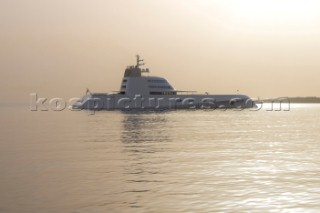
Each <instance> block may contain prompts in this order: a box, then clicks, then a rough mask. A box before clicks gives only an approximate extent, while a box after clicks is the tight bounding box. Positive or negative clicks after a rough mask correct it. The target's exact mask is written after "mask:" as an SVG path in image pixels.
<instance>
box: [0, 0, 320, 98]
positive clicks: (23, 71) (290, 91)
mask: <svg viewBox="0 0 320 213" xmlns="http://www.w3.org/2000/svg"><path fill="white" fill-rule="evenodd" d="M318 11H320V3H318V1H315V0H314V1H312V0H309V1H308V0H304V1H303V0H295V1H294V0H293V1H292V0H291V1H289V0H277V1H276V0H260V1H257V0H242V1H238V0H220V1H218V0H202V1H196V0H181V1H180V0H161V1H147V0H134V1H133V0H130V1H129V0H117V1H108V0H91V1H84V0H68V1H66V0H55V1H48V0H29V1H25V0H14V1H12V0H11V1H10V0H2V1H0V30H1V33H0V45H1V48H0V70H1V78H0V97H1V101H0V102H28V100H29V93H32V92H36V93H38V94H39V96H42V97H48V98H50V97H62V98H71V97H80V96H82V95H83V93H84V92H85V89H86V88H89V89H90V90H91V91H95V92H107V91H114V90H118V89H119V84H120V81H121V78H122V77H123V72H124V69H125V67H126V66H127V65H131V64H134V63H135V55H136V54H137V53H139V54H140V55H141V56H142V57H143V58H144V59H145V61H146V63H147V67H149V68H150V70H151V72H152V73H151V74H152V75H158V76H163V77H166V78H167V79H168V80H169V81H170V82H171V83H172V84H173V85H174V86H175V88H176V89H181V90H197V91H199V92H209V93H236V92H237V90H239V92H240V93H243V94H247V95H249V96H251V97H264V98H267V97H278V96H319V91H320V90H319V89H320V88H319V83H318V81H319V77H320V72H319V71H320V61H319V59H320V15H319V12H318Z"/></svg>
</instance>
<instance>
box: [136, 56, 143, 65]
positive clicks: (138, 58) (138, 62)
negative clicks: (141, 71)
mask: <svg viewBox="0 0 320 213" xmlns="http://www.w3.org/2000/svg"><path fill="white" fill-rule="evenodd" d="M142 61H143V59H140V56H139V55H137V65H136V67H137V68H139V67H140V66H143V65H144V63H142V64H141V63H140V62H142Z"/></svg>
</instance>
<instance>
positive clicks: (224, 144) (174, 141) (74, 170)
mask: <svg viewBox="0 0 320 213" xmlns="http://www.w3.org/2000/svg"><path fill="white" fill-rule="evenodd" d="M0 116H1V123H0V171H1V175H0V212H1V213H2V212H4V213H20V212H23V213H29V212H30V213H37V212H39V213H40V212H41V213H45V212H48V213H51V212H52V213H57V212H59V213H60V212H62V213H63V212H66V213H69V212H70V213H100V212H101V213H105V212H319V211H320V178H319V177H320V140H319V138H320V106H319V105H300V106H296V107H293V108H291V111H288V112H285V111H282V112H275V111H273V112H269V111H266V110H260V111H258V112H251V111H248V110H246V111H241V112H239V111H237V112H235V111H231V110H228V111H219V110H216V111H207V112H206V111H171V112H161V113H159V112H158V113H151V112H149V113H129V112H126V113H124V112H117V111H113V112H97V113H96V114H95V115H89V113H88V112H85V111H81V112H71V111H64V112H52V111H48V112H31V111H29V110H28V108H27V107H23V106H2V107H1V108H0Z"/></svg>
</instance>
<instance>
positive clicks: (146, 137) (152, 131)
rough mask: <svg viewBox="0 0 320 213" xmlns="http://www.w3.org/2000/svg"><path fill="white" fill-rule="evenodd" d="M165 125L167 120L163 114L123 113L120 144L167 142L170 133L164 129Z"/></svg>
mask: <svg viewBox="0 0 320 213" xmlns="http://www.w3.org/2000/svg"><path fill="white" fill-rule="evenodd" d="M166 124H167V118H166V115H165V114H164V113H152V114H149V113H148V114H143V113H123V121H122V125H123V130H122V137H121V139H122V142H123V143H125V144H132V143H152V142H157V143H159V142H168V141H169V134H170V133H169V132H168V129H167V128H165V126H166Z"/></svg>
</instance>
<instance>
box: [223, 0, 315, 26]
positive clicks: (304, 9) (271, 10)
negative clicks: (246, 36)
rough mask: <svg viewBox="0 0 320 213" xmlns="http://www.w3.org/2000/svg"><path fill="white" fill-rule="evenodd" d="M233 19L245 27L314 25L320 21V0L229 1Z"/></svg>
mask: <svg viewBox="0 0 320 213" xmlns="http://www.w3.org/2000/svg"><path fill="white" fill-rule="evenodd" d="M228 3H229V4H228V5H229V6H230V16H231V17H232V21H233V22H234V23H235V24H237V25H240V26H244V27H258V28H259V27H263V28H266V27H267V28H268V27H273V28H274V27H281V28H283V27H284V28H286V29H293V28H297V27H299V28H300V27H302V28H305V27H313V26H314V25H316V24H317V23H318V21H319V11H320V1H316V0H305V1H302V0H241V1H232V3H231V1H228Z"/></svg>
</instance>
